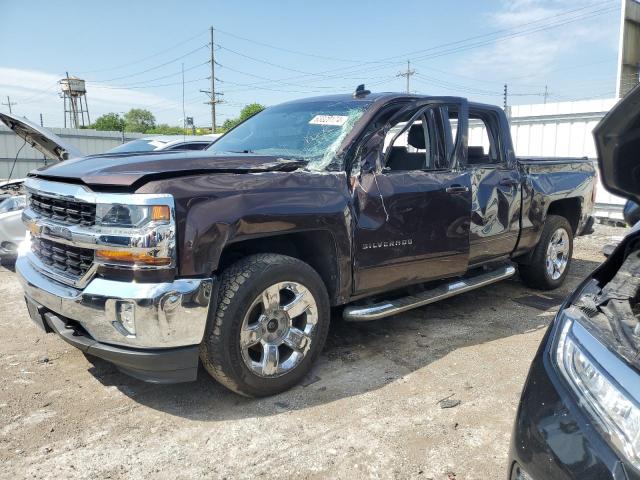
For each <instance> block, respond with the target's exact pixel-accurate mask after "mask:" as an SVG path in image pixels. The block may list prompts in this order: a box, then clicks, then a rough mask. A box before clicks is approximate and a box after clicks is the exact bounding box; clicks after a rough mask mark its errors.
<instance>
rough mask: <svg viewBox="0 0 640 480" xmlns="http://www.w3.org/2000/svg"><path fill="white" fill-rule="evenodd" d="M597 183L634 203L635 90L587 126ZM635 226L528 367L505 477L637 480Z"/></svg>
mask: <svg viewBox="0 0 640 480" xmlns="http://www.w3.org/2000/svg"><path fill="white" fill-rule="evenodd" d="M594 137H595V142H596V147H597V151H598V162H599V167H600V172H601V178H602V184H603V185H604V186H605V187H606V188H607V190H609V191H610V192H612V193H614V194H616V195H620V196H622V197H626V198H628V199H629V200H632V201H635V202H638V201H639V200H640V154H639V152H640V87H636V88H635V89H634V90H632V91H631V92H630V93H629V94H627V96H626V97H625V98H623V99H622V100H621V101H620V102H618V104H617V105H615V106H614V107H613V109H611V111H609V113H608V114H607V115H606V116H605V117H604V118H603V119H602V120H601V122H600V123H599V124H598V125H597V126H596V128H595V129H594ZM639 318H640V224H637V223H636V225H635V226H634V227H633V228H632V229H631V231H630V232H629V233H628V234H627V235H626V236H625V238H624V239H623V240H622V241H621V242H620V244H619V245H618V246H617V247H616V248H615V250H614V251H613V252H611V254H610V255H609V258H608V259H607V261H606V262H605V263H603V264H602V265H601V266H599V267H598V268H597V269H596V270H595V271H594V272H593V273H592V274H591V275H589V276H588V277H587V278H586V279H585V280H584V281H583V282H582V283H581V284H580V285H579V286H578V287H577V288H576V289H575V290H574V292H573V293H572V294H571V295H569V297H568V298H567V299H566V300H565V302H564V304H563V305H562V306H561V307H560V310H559V312H558V314H557V315H556V317H555V319H554V321H553V322H552V323H551V325H550V326H549V328H548V330H547V332H546V335H545V337H544V339H543V340H542V344H541V345H540V348H539V350H538V353H537V354H536V357H535V359H534V360H533V363H532V365H531V369H530V371H529V376H528V378H527V381H526V384H525V387H524V390H523V392H522V397H521V400H520V406H519V409H518V414H517V418H516V422H515V425H514V430H513V434H512V437H511V453H510V459H509V478H511V479H512V480H537V479H545V480H559V479H580V480H591V479H593V480H606V479H612V480H613V479H615V480H623V479H636V480H637V479H640V322H639Z"/></svg>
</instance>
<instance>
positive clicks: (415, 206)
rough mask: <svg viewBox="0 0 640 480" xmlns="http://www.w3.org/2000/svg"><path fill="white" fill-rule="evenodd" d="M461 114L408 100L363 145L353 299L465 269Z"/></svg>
mask: <svg viewBox="0 0 640 480" xmlns="http://www.w3.org/2000/svg"><path fill="white" fill-rule="evenodd" d="M450 110H452V111H455V112H457V114H458V117H459V118H458V126H457V132H456V140H455V142H454V141H453V139H452V133H451V126H450V123H449V111H450ZM466 116H467V105H466V102H463V101H460V102H450V101H437V100H433V101H431V100H430V101H429V103H428V104H426V105H425V104H424V103H423V104H422V105H420V104H417V103H415V102H414V103H413V104H412V105H410V106H407V107H405V108H402V109H401V110H400V111H399V112H398V113H396V114H394V115H393V116H392V117H391V119H390V120H389V121H388V122H387V123H386V125H385V126H384V127H383V128H382V129H381V130H380V131H378V132H375V133H373V135H372V136H371V137H370V139H369V140H368V141H367V143H366V145H367V147H365V148H364V153H363V155H364V156H365V158H364V160H363V161H362V170H361V173H360V175H359V177H358V178H357V179H356V181H355V183H354V185H355V186H354V191H353V194H354V205H355V215H356V228H355V234H354V243H355V245H354V265H353V270H354V272H353V274H354V290H355V292H354V293H355V294H368V293H375V292H376V291H382V290H392V289H394V288H399V287H402V286H406V285H411V284H416V283H421V282H425V281H429V280H434V279H440V278H445V277H452V276H457V275H461V274H464V273H465V272H466V270H467V265H468V261H469V222H470V215H471V179H470V175H469V174H468V173H467V172H464V171H461V170H459V168H458V165H459V162H460V160H461V159H462V158H464V149H465V148H466V132H467V121H466V118H467V117H466Z"/></svg>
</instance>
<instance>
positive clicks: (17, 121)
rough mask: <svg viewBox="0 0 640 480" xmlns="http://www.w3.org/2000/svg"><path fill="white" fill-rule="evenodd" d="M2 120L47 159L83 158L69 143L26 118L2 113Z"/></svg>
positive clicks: (0, 117) (0, 116)
mask: <svg viewBox="0 0 640 480" xmlns="http://www.w3.org/2000/svg"><path fill="white" fill-rule="evenodd" d="M0 120H2V122H3V123H4V124H5V125H6V126H7V127H9V128H10V129H11V130H13V131H14V132H15V134H16V135H18V136H19V137H20V138H22V139H23V140H26V142H27V143H28V144H29V145H31V146H32V147H33V148H35V149H36V150H38V151H39V152H41V153H42V154H43V155H45V156H46V157H47V158H50V159H52V160H58V161H62V160H68V159H70V158H77V157H82V156H83V153H82V152H81V151H80V150H78V149H77V148H76V147H74V146H73V145H71V144H70V143H69V142H67V141H65V140H63V139H62V138H60V137H59V136H58V135H56V134H55V133H53V132H51V131H50V130H48V129H46V128H44V127H41V126H39V125H36V124H35V123H33V122H30V121H29V120H27V119H26V118H24V117H18V116H16V115H12V114H9V113H0Z"/></svg>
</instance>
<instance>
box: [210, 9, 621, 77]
mask: <svg viewBox="0 0 640 480" xmlns="http://www.w3.org/2000/svg"><path fill="white" fill-rule="evenodd" d="M606 3H609V4H610V3H612V2H606ZM596 5H600V6H601V5H603V4H602V3H595V4H590V5H587V6H583V7H580V8H576V9H572V10H567V11H564V12H560V13H557V14H554V15H550V16H546V17H542V18H539V19H537V20H534V21H531V22H527V23H526V24H525V23H523V24H519V25H516V26H513V27H510V28H506V29H500V30H496V31H493V32H489V33H487V34H483V35H476V36H472V37H468V38H466V39H461V40H458V41H456V42H448V43H444V44H440V45H435V46H433V47H430V48H427V49H422V50H416V51H413V52H409V53H408V54H407V53H405V54H401V55H394V56H391V57H386V58H384V59H380V60H376V61H369V62H363V63H361V64H360V65H359V66H358V65H356V66H350V67H340V68H337V69H331V70H326V71H323V72H304V71H300V70H297V69H292V68H289V67H286V66H284V65H279V64H276V63H273V62H269V61H266V60H263V59H258V58H255V57H252V56H249V55H245V54H243V53H242V52H238V51H236V50H231V49H229V48H227V47H221V48H223V49H225V50H227V51H230V52H231V53H234V54H236V55H239V56H242V57H244V58H248V59H250V60H254V61H257V62H260V63H264V64H267V65H270V66H274V67H276V68H281V69H284V70H289V71H293V72H296V73H300V74H302V75H299V76H293V77H286V78H281V79H278V81H286V80H294V79H302V78H305V77H308V76H317V77H324V79H326V80H329V79H332V78H337V77H341V76H344V75H345V74H346V75H349V74H357V73H364V72H367V71H372V70H379V69H381V68H386V67H387V65H383V66H376V67H373V68H365V69H357V70H354V68H358V67H360V66H365V65H371V64H374V63H378V64H379V63H383V62H385V61H388V60H393V59H395V58H398V57H400V56H405V57H406V56H412V55H414V54H418V53H422V54H424V53H425V52H430V51H435V52H434V53H431V54H426V55H422V56H420V57H417V58H418V59H427V58H434V57H438V56H442V55H450V54H453V53H459V52H461V51H466V50H469V49H472V48H478V47H481V46H485V45H489V44H491V43H495V42H498V41H502V40H506V39H509V38H514V37H519V36H524V35H530V34H532V33H538V32H542V31H546V30H549V29H552V28H557V27H559V26H563V25H566V24H568V23H572V22H576V21H579V20H584V19H588V18H593V17H595V16H599V15H602V14H604V13H608V12H609V11H614V10H617V7H614V8H610V7H607V8H601V9H598V10H594V11H590V12H586V13H582V14H579V15H577V16H573V17H570V18H561V19H560V20H559V21H557V22H555V23H549V24H547V25H537V26H536V25H535V24H537V23H540V22H544V21H547V20H550V19H553V18H559V17H567V16H568V15H570V14H572V13H575V12H579V11H582V10H585V9H589V8H592V7H594V6H596ZM532 25H534V26H533V27H532ZM523 26H524V27H529V28H525V29H524V30H521V31H517V30H516V31H514V30H515V29H517V28H519V27H523ZM502 32H510V33H509V34H506V35H501V36H498V37H496V38H493V39H490V40H485V41H482V42H476V43H473V44H469V45H462V46H460V47H456V48H453V49H452V48H449V49H448V50H442V49H443V48H445V47H450V46H453V45H460V44H464V43H466V42H469V41H471V40H476V39H480V38H486V37H490V36H495V35H496V34H498V33H502ZM439 49H440V51H437V50H439ZM349 70H350V71H349ZM345 71H347V73H345ZM334 72H340V73H337V74H335V75H328V74H330V73H334ZM263 83H264V82H255V83H254V84H252V86H253V85H260V84H263Z"/></svg>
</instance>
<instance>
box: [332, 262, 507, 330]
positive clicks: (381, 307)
mask: <svg viewBox="0 0 640 480" xmlns="http://www.w3.org/2000/svg"><path fill="white" fill-rule="evenodd" d="M515 273H516V269H515V268H514V267H513V266H512V265H504V266H501V267H499V268H496V269H494V270H490V271H484V272H482V273H479V274H477V275H473V276H468V277H461V278H457V279H455V280H452V281H451V282H449V283H445V284H442V285H438V286H437V287H435V288H433V289H431V290H426V291H424V292H421V293H418V294H416V295H409V296H407V297H402V298H398V299H396V300H386V301H383V302H379V303H373V304H371V305H352V306H349V307H347V308H345V309H344V312H343V314H342V315H343V317H344V319H345V320H346V321H348V322H367V321H370V320H378V319H379V318H384V317H388V316H390V315H396V314H398V313H402V312H406V311H407V310H411V309H412V308H418V307H422V306H424V305H429V304H430V303H434V302H437V301H439V300H444V299H445V298H449V297H453V296H454V295H458V294H460V293H464V292H468V291H470V290H475V289H476V288H480V287H484V286H485V285H490V284H492V283H495V282H499V281H500V280H504V279H506V278H509V277H511V276H513V275H514V274H515Z"/></svg>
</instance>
